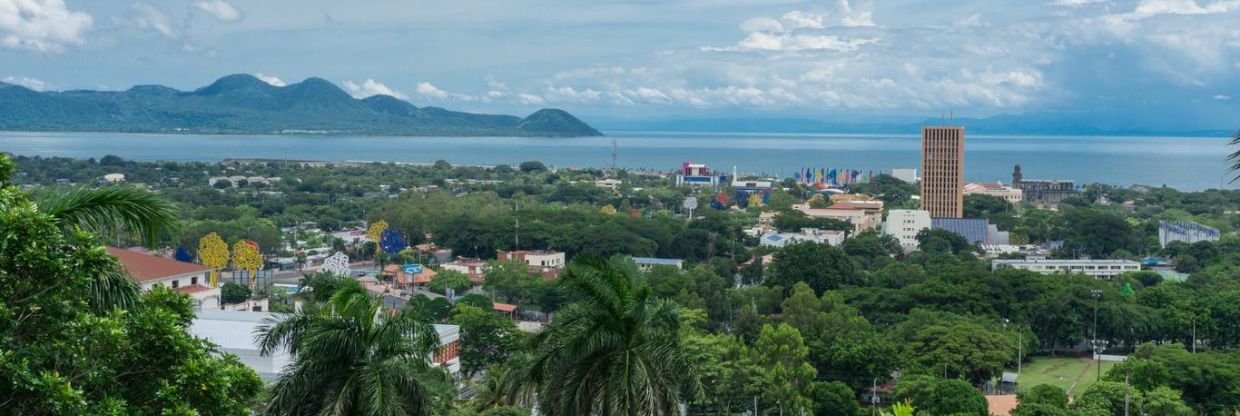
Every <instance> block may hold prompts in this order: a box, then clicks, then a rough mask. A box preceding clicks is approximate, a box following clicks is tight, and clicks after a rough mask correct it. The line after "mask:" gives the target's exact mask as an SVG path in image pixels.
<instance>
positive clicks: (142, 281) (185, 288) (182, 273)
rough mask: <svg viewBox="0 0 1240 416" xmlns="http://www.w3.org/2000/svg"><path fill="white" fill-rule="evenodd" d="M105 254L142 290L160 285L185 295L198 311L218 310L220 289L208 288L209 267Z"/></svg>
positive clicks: (128, 254)
mask: <svg viewBox="0 0 1240 416" xmlns="http://www.w3.org/2000/svg"><path fill="white" fill-rule="evenodd" d="M107 250H108V254H110V255H112V257H116V259H117V260H119V261H120V263H121V267H123V268H124V269H125V272H126V274H128V275H129V278H130V279H133V280H134V281H136V282H138V284H139V285H141V286H142V290H151V288H153V287H155V285H164V286H167V287H169V288H172V289H175V290H177V291H179V292H182V293H185V294H188V295H189V296H190V298H192V299H194V301H195V304H196V306H197V307H198V308H208V309H214V308H218V307H219V302H220V289H219V288H212V287H209V285H210V284H211V283H210V281H209V280H208V279H209V277H210V273H211V269H210V268H209V267H207V266H203V265H201V264H197V263H186V262H183V261H177V260H173V259H169V258H164V257H160V256H156V255H151V254H147V253H142V252H138V251H134V250H126V249H122V248H116V247H108V248H107Z"/></svg>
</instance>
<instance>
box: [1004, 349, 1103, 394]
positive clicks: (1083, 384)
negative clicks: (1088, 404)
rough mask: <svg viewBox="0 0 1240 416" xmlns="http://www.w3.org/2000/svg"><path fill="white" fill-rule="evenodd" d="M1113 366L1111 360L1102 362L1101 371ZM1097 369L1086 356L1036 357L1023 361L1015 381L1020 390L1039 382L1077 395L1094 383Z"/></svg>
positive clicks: (1012, 369) (1013, 370)
mask: <svg viewBox="0 0 1240 416" xmlns="http://www.w3.org/2000/svg"><path fill="white" fill-rule="evenodd" d="M1113 366H1115V363H1113V362H1103V363H1102V373H1103V374H1106V372H1107V370H1110V369H1111V367H1113ZM1008 371H1012V372H1015V371H1016V369H1014V368H1011V369H1008ZM1097 371H1098V370H1097V368H1095V367H1094V362H1093V360H1090V359H1088V358H1072V357H1037V358H1034V359H1033V361H1030V362H1028V363H1025V365H1024V367H1023V368H1022V369H1021V373H1020V377H1019V378H1017V379H1016V382H1017V383H1018V384H1019V385H1020V390H1024V389H1028V388H1033V386H1036V385H1039V384H1050V385H1052V386H1058V387H1060V388H1062V389H1064V391H1067V392H1068V393H1069V394H1072V395H1077V394H1080V393H1081V392H1084V391H1085V389H1087V388H1089V386H1091V385H1093V384H1094V380H1095V377H1097V374H1098V373H1097Z"/></svg>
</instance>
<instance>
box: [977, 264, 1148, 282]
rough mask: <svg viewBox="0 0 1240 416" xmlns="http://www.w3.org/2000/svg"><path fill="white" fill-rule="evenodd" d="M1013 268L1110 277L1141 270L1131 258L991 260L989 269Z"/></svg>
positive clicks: (1101, 277) (1043, 272)
mask: <svg viewBox="0 0 1240 416" xmlns="http://www.w3.org/2000/svg"><path fill="white" fill-rule="evenodd" d="M1002 268H1013V269H1020V270H1030V271H1035V272H1038V273H1042V274H1054V273H1081V274H1084V275H1087V276H1093V277H1096V278H1100V279H1110V278H1113V277H1115V276H1119V275H1120V273H1125V272H1135V271H1139V270H1141V263H1138V262H1135V261H1132V260H991V261H990V269H991V270H999V269H1002Z"/></svg>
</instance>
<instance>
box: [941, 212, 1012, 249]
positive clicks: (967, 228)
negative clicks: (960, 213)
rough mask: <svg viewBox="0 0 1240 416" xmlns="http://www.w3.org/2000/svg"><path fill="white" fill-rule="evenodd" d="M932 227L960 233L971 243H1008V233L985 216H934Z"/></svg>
mask: <svg viewBox="0 0 1240 416" xmlns="http://www.w3.org/2000/svg"><path fill="white" fill-rule="evenodd" d="M930 228H933V229H936V230H947V231H951V232H953V233H956V234H960V235H962V236H964V239H965V240H967V241H968V242H969V243H971V244H1008V233H1007V232H1006V231H999V227H998V226H996V225H994V224H991V223H990V220H988V219H985V218H933V219H931V220H930Z"/></svg>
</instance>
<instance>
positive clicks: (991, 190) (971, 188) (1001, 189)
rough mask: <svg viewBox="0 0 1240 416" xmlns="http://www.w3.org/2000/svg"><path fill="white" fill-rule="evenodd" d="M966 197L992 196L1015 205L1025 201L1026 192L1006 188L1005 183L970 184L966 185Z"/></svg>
mask: <svg viewBox="0 0 1240 416" xmlns="http://www.w3.org/2000/svg"><path fill="white" fill-rule="evenodd" d="M964 194H965V195H973V194H978V195H990V196H993V197H996V198H1001V199H1003V200H1004V201H1008V202H1011V203H1013V204H1019V203H1020V201H1023V200H1024V195H1025V192H1024V191H1021V190H1020V189H1018V188H1013V187H1010V186H1004V185H1003V182H986V183H968V184H965V185H964Z"/></svg>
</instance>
